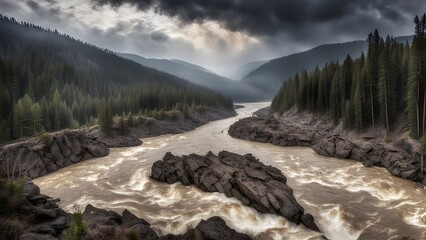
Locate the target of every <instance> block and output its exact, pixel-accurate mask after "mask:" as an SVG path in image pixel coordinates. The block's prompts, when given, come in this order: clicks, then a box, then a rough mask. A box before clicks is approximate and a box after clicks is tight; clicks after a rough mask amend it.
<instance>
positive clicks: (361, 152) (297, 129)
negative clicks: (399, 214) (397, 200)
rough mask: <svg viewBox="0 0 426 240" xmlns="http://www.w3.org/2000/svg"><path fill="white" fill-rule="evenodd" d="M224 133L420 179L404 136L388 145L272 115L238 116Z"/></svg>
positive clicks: (410, 145) (416, 157) (415, 157)
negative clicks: (308, 147)
mask: <svg viewBox="0 0 426 240" xmlns="http://www.w3.org/2000/svg"><path fill="white" fill-rule="evenodd" d="M313 132H315V134H313ZM228 133H229V135H231V136H232V137H236V138H240V139H244V140H250V141H257V142H269V143H272V144H275V145H279V146H310V147H311V148H312V149H313V150H314V151H315V152H316V153H318V154H319V155H322V156H326V157H336V158H341V159H354V160H357V161H360V162H361V163H362V164H364V166H366V167H371V166H378V167H385V168H386V169H387V170H388V171H389V172H390V173H391V174H393V175H395V176H398V177H401V178H405V179H410V180H413V181H421V180H422V179H423V177H422V176H421V174H420V168H419V167H420V164H419V162H420V161H419V159H420V154H418V153H417V152H415V151H414V150H413V149H414V147H413V145H414V143H413V142H412V140H410V139H407V138H402V139H400V140H398V141H396V142H395V144H393V146H389V145H387V144H384V143H382V142H380V141H378V140H376V139H375V138H374V137H365V138H363V139H356V140H353V139H347V138H344V137H342V136H340V135H337V136H336V135H333V134H331V133H330V132H328V131H326V130H319V129H317V128H316V127H315V126H311V125H302V124H298V123H296V122H292V121H290V120H286V119H283V118H279V119H278V118H276V117H274V116H270V117H250V118H244V119H240V120H239V121H238V122H236V123H234V124H232V125H231V126H230V128H229V130H228ZM265 136H268V138H265ZM269 139H272V140H269ZM395 163H397V164H395Z"/></svg>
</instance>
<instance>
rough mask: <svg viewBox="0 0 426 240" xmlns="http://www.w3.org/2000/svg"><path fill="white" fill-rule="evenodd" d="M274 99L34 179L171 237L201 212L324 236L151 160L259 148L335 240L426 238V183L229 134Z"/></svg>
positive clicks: (243, 226)
mask: <svg viewBox="0 0 426 240" xmlns="http://www.w3.org/2000/svg"><path fill="white" fill-rule="evenodd" d="M266 105H267V104H266V103H255V104H245V108H242V109H238V110H237V112H238V116H236V117H234V118H229V119H224V120H219V121H215V122H211V123H209V124H207V125H205V126H202V127H200V128H197V129H196V130H194V131H191V132H187V133H182V134H176V135H163V136H158V137H152V138H145V139H142V140H143V142H144V143H143V144H142V145H141V146H139V147H129V148H119V149H112V150H111V152H110V154H109V156H107V157H103V158H98V159H92V160H88V161H85V162H81V163H78V164H75V165H72V166H69V167H66V168H63V169H60V170H58V171H57V172H54V173H51V174H49V175H46V176H44V177H40V178H38V179H35V180H34V182H35V183H36V184H38V185H39V186H40V188H41V191H42V193H44V194H47V195H50V196H52V197H59V198H61V200H62V201H61V203H60V206H62V207H64V208H66V209H71V207H72V205H73V204H75V203H76V204H79V205H80V206H82V207H84V206H85V205H87V204H88V203H91V204H92V205H94V206H95V207H100V208H105V209H110V210H115V211H118V212H119V213H121V211H122V210H123V209H125V208H127V209H129V210H130V211H131V212H133V213H135V214H136V215H138V216H139V217H143V218H144V219H146V220H147V221H149V222H150V223H151V225H152V226H153V227H154V228H155V229H156V231H157V232H159V233H162V234H167V233H175V234H176V233H183V232H185V231H186V230H187V228H188V227H190V226H195V225H197V224H198V222H199V221H200V220H201V219H207V218H209V217H211V216H220V217H222V218H223V219H224V220H225V221H226V222H227V224H228V225H229V226H230V227H232V228H234V229H236V230H237V231H239V232H245V233H250V234H252V235H255V236H259V238H260V239H317V238H319V236H318V233H315V232H312V231H310V230H308V229H306V228H305V227H303V226H301V225H300V226H297V225H295V224H293V223H290V222H288V221H286V220H285V219H284V218H282V217H279V216H275V215H271V214H261V213H258V212H257V211H255V210H252V209H251V208H249V207H246V206H244V205H242V203H240V202H239V201H238V200H236V199H233V198H227V197H226V196H225V195H223V194H219V193H205V192H202V191H200V190H198V189H197V188H195V187H193V186H183V185H181V184H173V185H168V184H165V183H159V182H156V181H153V180H151V179H150V178H149V175H150V171H151V166H152V163H154V162H155V161H157V160H160V159H162V157H163V156H164V155H165V153H166V152H172V153H173V154H174V155H187V154H190V153H197V154H203V155H204V154H206V153H207V152H208V151H212V152H213V153H215V154H217V153H218V152H219V151H221V150H227V151H232V152H235V153H239V154H246V153H252V154H253V155H254V156H256V157H257V158H259V159H260V160H261V161H262V162H263V163H265V164H267V165H273V166H275V167H277V168H278V169H280V170H281V171H282V172H283V173H284V175H286V176H287V178H288V185H289V186H290V187H292V188H293V189H294V195H295V197H296V199H297V200H298V202H299V203H300V204H301V205H302V206H303V207H304V208H305V211H306V212H309V213H311V214H312V215H313V216H314V217H315V220H316V222H317V223H318V226H319V227H320V229H322V231H323V234H324V235H325V236H327V237H328V238H330V239H336V240H341V239H402V238H403V237H410V238H409V239H426V191H425V190H424V189H423V188H422V187H421V186H419V185H418V184H415V183H414V182H411V181H407V180H404V179H401V178H397V177H393V176H391V175H390V174H389V173H388V172H387V171H386V170H385V169H383V168H376V167H374V168H365V167H363V165H362V164H361V163H359V162H356V161H351V160H339V159H334V158H326V157H322V156H319V155H317V154H316V153H315V152H314V151H313V150H312V149H310V148H301V147H288V148H284V147H278V146H273V145H271V144H263V143H255V142H249V141H243V140H239V139H234V138H232V137H230V136H229V135H228V133H227V131H228V128H229V126H230V125H231V124H232V123H234V122H235V121H237V120H238V119H239V118H243V117H248V116H250V115H251V114H252V112H254V111H255V110H257V109H259V108H261V107H264V106H266Z"/></svg>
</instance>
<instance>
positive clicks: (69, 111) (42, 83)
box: [0, 15, 233, 142]
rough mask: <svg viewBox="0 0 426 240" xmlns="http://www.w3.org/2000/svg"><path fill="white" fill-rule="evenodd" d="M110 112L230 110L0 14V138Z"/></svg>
mask: <svg viewBox="0 0 426 240" xmlns="http://www.w3.org/2000/svg"><path fill="white" fill-rule="evenodd" d="M104 103H107V104H108V108H109V111H110V114H112V115H128V114H129V113H133V114H152V112H160V111H168V110H172V109H174V110H177V111H184V110H186V109H188V108H189V107H190V106H204V107H205V106H211V107H225V108H232V107H233V105H232V101H231V100H230V99H228V98H226V97H223V96H222V95H220V94H217V93H215V92H213V91H210V90H208V89H206V88H203V87H199V86H196V85H194V84H191V83H190V82H188V81H186V80H183V79H180V78H178V77H176V76H173V75H169V74H166V73H163V72H160V71H157V70H154V69H151V68H147V67H144V66H142V65H140V64H138V63H135V62H133V61H130V60H127V59H124V58H121V57H119V56H117V55H115V54H114V53H113V52H111V51H109V50H105V49H101V48H98V47H96V46H93V45H90V44H87V43H84V42H82V41H79V40H76V39H74V38H72V37H70V36H67V35H64V34H60V33H58V32H57V31H56V30H55V31H51V30H48V29H44V28H41V27H37V26H34V25H32V24H28V23H19V22H17V21H16V20H15V19H13V18H8V17H4V16H2V15H0V142H6V141H10V140H12V139H16V138H20V137H23V136H33V135H34V134H37V133H39V132H42V131H57V130H60V129H64V128H77V127H80V126H83V125H86V124H90V123H93V122H96V118H97V117H98V114H99V113H100V109H101V106H103V104H104Z"/></svg>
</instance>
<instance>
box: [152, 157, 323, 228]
mask: <svg viewBox="0 0 426 240" xmlns="http://www.w3.org/2000/svg"><path fill="white" fill-rule="evenodd" d="M194 169H195V170H194ZM151 177H152V178H153V179H155V180H157V181H162V182H167V183H169V184H173V183H176V182H185V181H189V182H190V183H191V184H194V185H195V186H197V187H199V188H201V189H202V190H203V191H208V192H221V193H225V194H226V195H227V196H232V197H235V198H237V199H239V200H240V201H241V202H243V203H244V204H245V205H248V206H250V207H252V208H254V209H256V210H258V211H260V212H263V213H274V214H277V215H282V216H284V217H285V218H287V219H288V220H290V221H292V222H295V223H297V224H299V223H300V222H302V219H301V218H302V216H303V214H304V209H303V207H302V206H301V205H300V204H299V203H298V202H297V201H296V199H295V198H294V196H293V190H292V189H291V188H290V187H288V186H287V185H286V184H285V182H286V178H285V176H284V175H283V174H282V173H281V172H280V171H279V170H278V169H276V168H274V167H271V166H265V165H264V164H262V163H261V162H259V160H258V159H256V158H255V157H253V156H252V155H251V154H248V155H245V156H241V155H238V154H235V153H230V152H227V151H222V152H220V153H219V155H218V156H215V155H214V154H213V153H211V152H209V153H208V154H207V155H206V156H200V155H196V154H191V155H189V156H182V157H177V156H173V155H172V154H171V153H167V154H166V156H165V157H164V158H163V160H161V161H157V162H155V163H154V164H153V166H152V174H151ZM303 223H304V224H305V225H306V226H307V227H308V228H311V229H313V230H318V227H316V225H315V223H314V222H313V220H312V221H309V217H305V221H304V222H303Z"/></svg>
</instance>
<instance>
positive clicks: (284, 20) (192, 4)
mask: <svg viewBox="0 0 426 240" xmlns="http://www.w3.org/2000/svg"><path fill="white" fill-rule="evenodd" d="M93 1H95V3H96V4H99V5H104V4H110V5H111V6H114V7H118V6H120V5H121V4H124V3H128V4H132V5H135V6H137V7H138V8H139V9H141V10H146V9H148V8H153V9H154V10H155V11H157V12H159V13H162V14H165V15H168V16H176V17H178V18H179V19H180V20H181V21H182V22H183V23H188V22H203V21H205V20H215V21H218V22H220V23H222V24H223V26H225V27H226V28H228V29H230V30H233V31H237V30H239V31H247V32H249V33H250V34H253V35H258V36H265V35H268V36H273V35H276V34H279V33H281V32H294V35H296V34H297V32H298V29H300V28H302V29H305V31H306V30H308V31H309V30H310V29H311V28H312V27H316V26H317V25H320V24H330V25H332V24H334V23H336V22H339V21H341V20H342V19H345V18H348V17H351V16H352V17H353V18H351V20H353V22H348V25H357V24H359V23H361V22H363V21H361V20H362V19H361V17H362V15H363V14H360V12H361V13H369V14H370V15H375V16H376V17H377V18H375V19H373V23H375V22H380V21H391V22H394V23H397V22H398V21H403V20H405V19H406V18H407V14H408V16H410V17H411V16H412V15H413V12H416V11H417V9H422V7H424V6H425V5H426V4H425V2H426V1H424V0H410V1H406V0H393V1H387V0H368V1H367V0H352V1H342V0H268V1H265V0H215V1H207V0H204V1H198V0H173V1H169V0H93ZM357 16H359V17H357ZM358 20H359V21H358ZM366 27H367V26H366Z"/></svg>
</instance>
